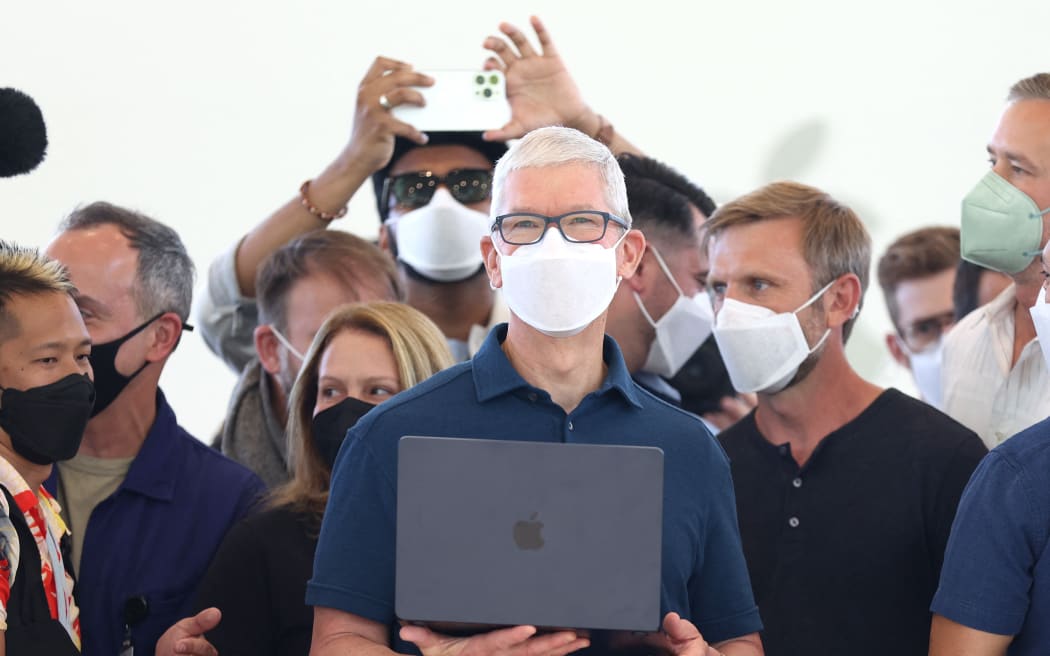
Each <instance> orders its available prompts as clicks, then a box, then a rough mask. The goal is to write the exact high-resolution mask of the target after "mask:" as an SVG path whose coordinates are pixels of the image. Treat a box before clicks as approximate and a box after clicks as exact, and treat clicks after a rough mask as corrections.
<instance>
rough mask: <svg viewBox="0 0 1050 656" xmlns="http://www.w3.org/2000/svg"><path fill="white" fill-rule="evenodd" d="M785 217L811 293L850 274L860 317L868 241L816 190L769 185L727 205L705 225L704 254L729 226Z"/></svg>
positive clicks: (842, 208)
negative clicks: (796, 235) (796, 225)
mask: <svg viewBox="0 0 1050 656" xmlns="http://www.w3.org/2000/svg"><path fill="white" fill-rule="evenodd" d="M788 217H794V218H798V219H800V220H801V221H802V257H803V258H804V259H805V260H806V264H808V265H809V267H810V269H811V271H812V274H813V283H812V284H813V292H814V293H815V292H817V291H818V290H820V289H821V288H822V287H824V286H825V285H827V284H828V283H830V282H831V281H833V280H835V279H836V278H838V277H839V276H841V275H843V274H846V273H852V274H854V275H856V276H857V278H859V279H860V294H861V301H860V304H859V305H858V306H857V310H858V312H859V311H860V308H861V307H862V306H863V303H864V292H865V290H867V288H868V269H869V267H870V266H871V237H870V236H869V235H868V231H867V230H866V229H865V228H864V224H862V223H861V221H860V219H859V218H858V217H857V214H856V213H855V212H854V211H853V210H851V209H850V208H849V207H847V206H846V205H844V204H842V203H840V202H838V201H837V200H835V199H834V198H832V197H831V196H830V195H828V194H827V193H825V192H823V191H821V190H820V189H816V188H814V187H810V186H807V185H804V184H800V183H798V182H774V183H772V184H768V185H766V186H765V187H762V188H761V189H758V190H756V191H753V192H751V193H749V194H746V195H744V196H741V197H740V198H737V199H736V200H734V201H732V202H729V203H726V204H725V205H723V206H721V207H719V208H718V209H717V210H715V213H714V214H712V215H711V218H710V219H708V220H707V222H706V223H705V224H704V227H703V231H704V243H703V247H704V250H707V247H708V245H709V244H710V243H711V241H712V240H714V239H717V238H718V236H719V235H721V234H722V233H723V232H725V231H726V230H728V229H729V228H732V227H733V226H738V225H745V224H749V223H757V222H759V221H768V220H771V219H783V218H788ZM770 248H776V245H774V244H771V245H770ZM855 320H856V316H854V317H853V318H852V319H850V320H849V321H847V322H846V323H845V324H843V326H842V339H843V341H845V340H846V339H847V338H848V337H849V334H850V331H851V330H852V328H853V322H854V321H855Z"/></svg>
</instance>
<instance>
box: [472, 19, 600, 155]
mask: <svg viewBox="0 0 1050 656" xmlns="http://www.w3.org/2000/svg"><path fill="white" fill-rule="evenodd" d="M530 22H531V24H532V29H533V30H534V31H535V32H536V38H537V40H538V41H539V48H538V49H537V48H534V47H533V46H532V44H531V43H530V42H529V39H528V37H526V36H525V34H524V33H523V32H522V31H521V30H519V29H518V28H517V27H515V26H513V25H511V24H510V23H500V26H499V29H500V32H502V33H503V36H490V37H488V38H486V39H485V42H484V44H483V45H484V47H485V49H486V50H489V51H491V52H492V55H491V56H490V57H489V58H488V59H487V60H486V61H485V70H500V71H503V74H504V76H505V77H506V80H507V101H508V102H509V103H510V111H511V119H510V122H509V123H507V124H506V125H504V126H503V127H502V128H500V129H499V130H489V131H488V132H486V133H485V135H484V136H485V138H486V139H488V140H490V141H506V140H508V139H516V138H518V137H521V136H522V135H524V134H525V133H526V132H529V131H530V130H535V129H536V128H541V127H545V126H548V125H565V126H568V127H572V128H576V129H578V130H581V131H582V132H585V133H587V134H592V135H593V134H594V133H595V132H596V131H597V130H598V127H599V119H598V116H597V114H595V113H594V112H593V111H592V110H591V108H590V107H588V106H587V104H586V103H585V102H584V101H583V97H582V96H581V95H580V90H579V89H578V88H577V87H576V82H575V81H574V80H573V79H572V76H571V75H569V71H568V69H567V68H565V63H564V62H562V59H561V56H560V55H559V54H558V50H557V48H556V47H555V45H554V41H553V40H552V39H551V36H550V33H549V32H548V31H547V28H546V27H544V25H543V23H542V22H541V21H540V19H539V18H537V17H535V16H533V17H532V18H531V19H530Z"/></svg>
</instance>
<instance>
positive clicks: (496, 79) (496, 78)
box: [489, 73, 499, 84]
mask: <svg viewBox="0 0 1050 656" xmlns="http://www.w3.org/2000/svg"><path fill="white" fill-rule="evenodd" d="M489 84H499V76H498V75H496V74H495V73H493V74H492V75H491V76H489Z"/></svg>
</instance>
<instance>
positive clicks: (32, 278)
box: [0, 240, 77, 341]
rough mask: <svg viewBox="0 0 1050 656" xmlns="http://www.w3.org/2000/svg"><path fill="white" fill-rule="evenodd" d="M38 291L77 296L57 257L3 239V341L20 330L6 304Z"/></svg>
mask: <svg viewBox="0 0 1050 656" xmlns="http://www.w3.org/2000/svg"><path fill="white" fill-rule="evenodd" d="M37 294H69V296H70V297H71V298H74V299H75V298H76V295H77V288H76V287H74V286H73V283H72V282H71V281H70V279H69V273H68V272H67V271H66V268H65V267H64V266H62V264H61V263H59V262H58V261H57V260H53V259H51V258H49V257H48V256H46V255H44V254H43V253H41V252H40V251H38V250H37V249H35V248H25V247H23V246H18V245H17V244H13V243H11V242H8V241H3V240H0V341H2V340H5V339H9V338H11V337H14V336H15V335H17V334H18V331H19V330H20V328H19V325H18V319H17V318H16V317H15V316H13V315H12V314H11V313H10V312H9V310H8V307H7V306H8V304H9V303H10V302H11V300H12V298H13V297H15V296H35V295H37Z"/></svg>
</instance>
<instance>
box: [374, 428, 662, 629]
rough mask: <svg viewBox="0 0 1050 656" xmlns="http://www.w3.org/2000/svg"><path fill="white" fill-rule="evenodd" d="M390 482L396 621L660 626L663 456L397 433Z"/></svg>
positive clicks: (650, 451)
mask: <svg viewBox="0 0 1050 656" xmlns="http://www.w3.org/2000/svg"><path fill="white" fill-rule="evenodd" d="M397 478H398V484H397V583H396V596H395V600H396V601H395V611H396V613H397V616H398V617H399V618H401V619H402V620H406V621H409V622H421V623H427V624H436V625H439V626H440V625H483V626H494V625H495V626H508V625H519V624H532V625H536V626H538V627H545V628H571V629H589V630H622V631H633V632H643V631H646V632H648V631H656V630H658V629H659V627H660V619H661V618H660V553H661V542H662V529H663V492H664V486H663V452H662V451H661V450H660V449H657V448H652V447H633V446H607V445H590V444H561V443H550V442H511V441H503V440H477V439H460V438H447V437H416V436H406V437H403V438H401V443H400V447H399V456H398V477H397Z"/></svg>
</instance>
